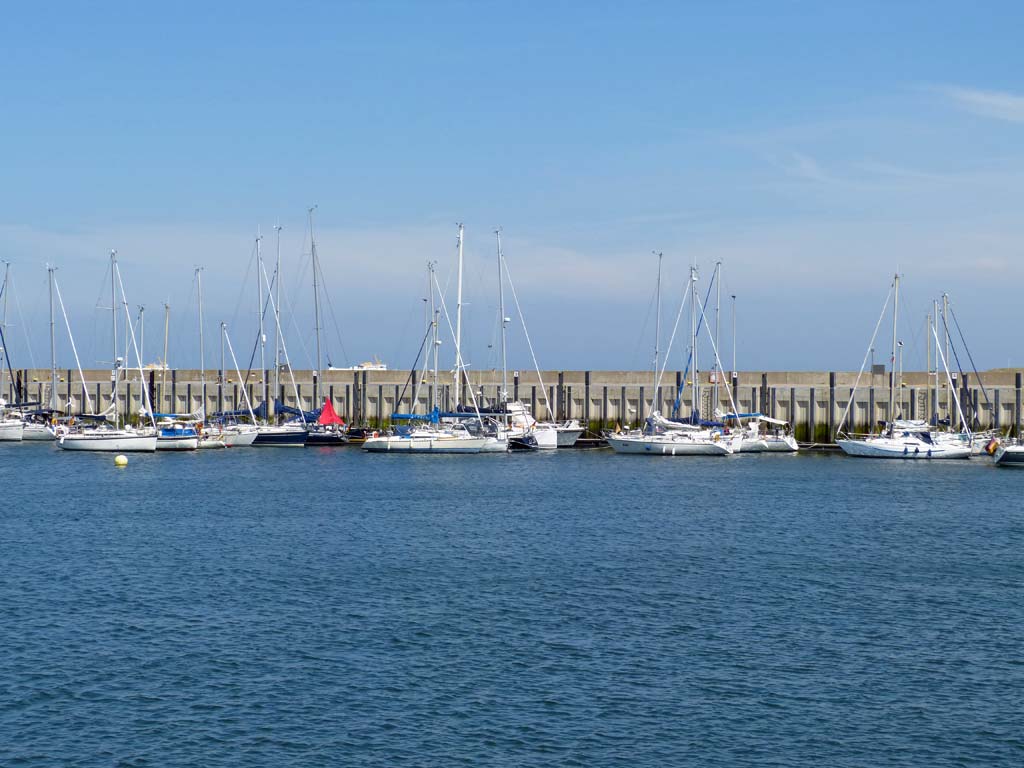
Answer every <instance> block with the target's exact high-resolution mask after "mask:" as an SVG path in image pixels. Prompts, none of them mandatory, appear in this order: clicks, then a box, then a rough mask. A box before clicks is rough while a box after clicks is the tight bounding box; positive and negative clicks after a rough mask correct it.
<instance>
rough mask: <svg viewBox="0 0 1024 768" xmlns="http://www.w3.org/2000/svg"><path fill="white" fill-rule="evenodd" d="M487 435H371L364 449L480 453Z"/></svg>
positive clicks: (388, 451)
mask: <svg viewBox="0 0 1024 768" xmlns="http://www.w3.org/2000/svg"><path fill="white" fill-rule="evenodd" d="M487 440H488V438H486V437H447V436H438V437H418V436H417V437H403V436H401V435H381V436H379V437H369V438H367V439H366V442H364V443H363V450H364V451H369V452H370V453H480V452H481V451H482V450H483V448H484V445H485V443H486V442H487Z"/></svg>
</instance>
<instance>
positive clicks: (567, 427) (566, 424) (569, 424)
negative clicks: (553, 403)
mask: <svg viewBox="0 0 1024 768" xmlns="http://www.w3.org/2000/svg"><path fill="white" fill-rule="evenodd" d="M554 427H555V432H556V433H557V434H558V447H559V448H572V447H573V446H574V445H576V441H577V440H579V439H580V437H581V436H582V435H583V431H584V430H583V427H581V426H580V423H579V422H578V421H577V420H576V419H569V420H568V421H563V422H561V423H559V424H555V425H554Z"/></svg>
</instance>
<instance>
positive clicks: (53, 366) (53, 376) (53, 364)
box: [4, 267, 57, 411]
mask: <svg viewBox="0 0 1024 768" xmlns="http://www.w3.org/2000/svg"><path fill="white" fill-rule="evenodd" d="M46 271H47V273H49V278H50V279H49V283H50V410H53V411H55V410H57V342H56V335H55V333H54V325H55V315H54V312H53V267H47V268H46ZM5 282H6V280H5ZM6 313H7V302H6V297H5V301H4V314H5V315H6ZM5 319H6V317H5ZM4 354H7V353H6V351H5V352H4Z"/></svg>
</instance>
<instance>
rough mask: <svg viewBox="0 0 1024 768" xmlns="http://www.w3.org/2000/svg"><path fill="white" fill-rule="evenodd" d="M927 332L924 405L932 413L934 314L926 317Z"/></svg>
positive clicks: (926, 411)
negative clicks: (926, 380)
mask: <svg viewBox="0 0 1024 768" xmlns="http://www.w3.org/2000/svg"><path fill="white" fill-rule="evenodd" d="M933 301H934V300H933ZM934 306H935V305H934V304H933V305H932V307H933V308H934ZM925 333H926V335H927V336H928V338H927V339H926V341H927V343H928V345H927V347H926V348H925V355H926V357H927V363H928V370H927V371H926V373H927V374H928V384H927V386H926V388H925V398H926V402H925V406H924V412H925V413H926V414H927V413H930V412H931V411H932V410H933V409H932V316H931V315H930V314H929V315H928V316H927V318H926V319H925ZM936 368H938V366H936ZM930 421H931V419H929V422H930Z"/></svg>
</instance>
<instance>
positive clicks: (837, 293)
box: [0, 2, 1024, 370]
mask: <svg viewBox="0 0 1024 768" xmlns="http://www.w3.org/2000/svg"><path fill="white" fill-rule="evenodd" d="M226 5H227V4H226ZM1022 26H1024V9H1022V7H1021V6H1020V5H1019V4H1016V3H995V2H993V3H986V4H980V5H979V4H967V3H956V4H953V3H923V2H922V3H850V4H838V3H777V4H774V7H769V4H765V3H740V2H723V3H702V4H685V3H643V2H640V3H630V4H623V3H595V2H589V3H582V2H580V3H571V2H561V3H539V2H538V3H444V2H435V3H387V2H382V3H369V2H366V3H300V4H281V3H274V4H269V3H251V2H250V3H238V4H236V5H233V6H232V5H228V6H227V7H225V8H220V9H213V8H210V7H208V6H207V5H206V4H189V3H174V4H167V7H166V8H163V9H159V10H157V9H154V8H153V7H150V6H148V5H147V4H140V3H107V4H98V5H90V6H88V7H86V6H85V5H84V4H65V3H59V2H58V3H49V4H46V5H45V6H36V7H33V6H31V5H25V4H19V5H17V6H12V7H9V8H6V9H5V20H4V28H5V33H4V45H3V47H2V49H0V63H2V68H3V77H2V78H0V121H2V126H3V129H2V136H3V141H2V142H0V167H2V168H3V181H4V183H3V184H2V185H0V258H2V259H5V260H8V261H10V262H12V265H13V267H12V269H13V274H14V275H15V288H16V292H15V293H16V297H17V299H18V302H19V306H20V308H21V316H20V319H19V321H18V322H17V323H15V320H14V319H13V318H11V322H12V323H15V324H16V325H20V326H21V327H19V328H16V329H12V330H11V331H10V332H9V335H10V336H11V337H12V338H11V340H10V342H9V345H10V347H11V350H12V354H13V355H14V356H15V358H16V359H15V361H14V362H15V364H16V365H20V366H28V365H30V364H31V362H32V360H30V359H28V358H29V357H30V354H29V350H28V349H27V347H26V337H27V338H28V339H30V340H31V358H33V359H34V360H35V362H37V363H38V364H40V365H43V366H45V365H46V364H47V357H48V353H47V341H46V333H47V331H46V326H45V315H46V306H45V272H44V270H43V265H44V264H45V263H46V262H53V263H56V264H57V265H58V266H59V268H60V272H59V274H60V276H61V281H62V286H63V290H64V294H65V298H66V300H67V301H68V304H69V311H71V313H72V321H73V323H74V326H75V331H76V337H77V339H78V341H79V345H80V347H82V348H83V350H84V351H83V358H84V360H83V362H84V363H85V364H86V365H93V364H95V362H96V361H99V360H108V359H109V354H108V353H107V354H106V356H104V354H105V346H104V345H105V344H106V341H105V339H106V334H107V332H108V331H107V329H106V325H105V324H104V317H103V316H102V315H101V313H99V312H98V311H97V310H96V309H95V307H96V305H97V304H101V305H102V304H103V302H104V298H103V297H102V286H103V280H104V270H105V268H106V258H107V253H108V252H109V249H110V248H117V249H118V250H119V252H120V254H121V258H122V262H123V269H124V275H125V279H126V282H127V286H126V287H127V289H128V292H129V300H130V301H131V302H132V304H145V305H146V306H147V313H148V314H147V320H148V322H149V323H150V325H149V329H147V351H146V357H147V359H150V360H151V359H155V358H156V357H157V356H158V352H157V350H156V346H157V343H156V342H153V338H154V335H155V334H156V331H154V330H152V329H155V328H156V327H157V325H159V323H160V319H159V314H160V313H161V312H162V308H161V304H162V303H163V302H165V301H170V303H171V305H172V324H171V326H172V341H171V350H172V354H171V363H172V364H178V365H191V364H195V363H196V361H197V346H198V345H197V343H196V340H195V338H194V336H195V327H196V321H195V317H194V298H193V293H194V286H193V276H192V275H193V267H194V266H195V265H198V264H202V265H204V266H205V267H206V269H207V273H206V274H207V280H206V285H205V289H206V295H207V298H208V301H207V318H208V321H209V323H208V334H209V335H210V336H211V337H214V338H215V336H216V328H217V324H218V323H219V322H220V321H221V320H224V321H227V322H229V323H230V324H231V327H232V330H233V333H234V335H235V337H236V340H235V343H236V346H237V347H239V348H246V349H248V348H250V347H251V344H252V339H253V326H254V318H253V315H254V312H252V311H250V310H251V308H252V307H251V306H250V305H254V304H255V290H256V289H255V285H254V284H253V283H252V276H251V274H250V275H249V277H248V281H246V280H245V278H246V273H247V268H248V265H249V263H250V257H251V251H252V240H253V237H254V236H255V234H256V231H257V228H261V229H262V231H263V233H264V234H265V235H270V237H268V238H267V239H266V240H265V241H264V243H265V246H266V248H267V250H268V251H272V250H273V238H272V234H273V233H272V227H273V225H274V224H275V223H277V222H280V223H281V224H282V225H283V226H284V231H283V234H282V238H283V239H282V253H283V254H284V258H285V265H286V266H285V269H286V275H285V287H286V292H287V294H288V295H289V296H290V297H291V298H290V300H289V304H288V307H289V309H290V310H291V311H290V312H289V315H290V316H291V319H290V320H289V326H288V327H287V328H286V332H287V333H288V335H289V343H290V349H291V352H292V357H293V358H294V360H295V364H296V365H297V366H302V367H305V366H307V365H308V364H309V354H310V350H311V345H310V344H309V334H310V331H311V327H312V321H311V311H310V308H309V306H308V305H309V304H310V298H311V290H310V288H309V287H308V279H309V269H308V258H304V257H303V256H302V254H303V252H304V251H305V250H307V246H305V235H304V216H305V210H306V208H307V207H308V206H310V205H312V204H314V203H315V204H317V205H318V206H319V208H318V211H317V231H318V240H319V243H320V249H319V250H320V253H321V256H322V258H323V261H324V269H325V272H327V274H328V289H329V290H330V293H331V297H332V304H333V308H334V310H335V316H336V318H337V328H336V327H335V323H334V320H333V319H329V320H328V323H327V324H328V326H329V333H328V334H327V335H328V337H329V338H328V340H327V342H326V344H327V346H328V348H329V349H330V351H331V356H332V359H333V361H334V362H335V363H341V362H344V361H345V358H346V357H347V359H348V361H349V362H357V361H360V360H363V359H367V358H369V357H371V356H373V355H379V356H381V357H382V358H383V359H384V360H385V361H386V362H388V363H389V364H390V365H392V366H395V367H405V366H408V365H409V364H410V362H411V359H412V356H413V355H414V353H415V349H416V348H417V347H418V345H419V340H420V335H421V332H422V328H421V326H422V302H421V297H422V296H423V295H424V290H425V288H424V284H425V277H424V265H425V262H426V261H427V260H428V259H436V260H437V261H438V262H439V270H440V272H441V278H442V281H444V282H445V284H446V285H449V286H450V285H451V283H450V277H449V274H450V272H451V270H452V269H453V267H454V236H455V229H454V223H455V222H456V221H463V222H465V223H466V227H467V258H468V264H467V294H468V303H469V305H470V306H469V307H468V309H467V357H469V358H470V360H471V363H472V365H473V366H475V367H478V368H479V367H491V366H493V365H494V364H495V361H496V357H495V353H494V350H493V349H489V348H488V345H490V344H492V342H493V340H494V333H495V325H496V312H495V309H494V305H495V298H494V264H493V261H494V259H493V250H494V244H493V235H492V234H491V233H492V230H493V229H494V227H495V226H498V225H501V226H502V227H503V229H504V233H505V245H506V248H505V250H506V255H507V257H508V259H509V261H510V264H511V266H512V269H513V274H514V276H515V277H516V278H517V288H518V290H519V293H520V297H521V298H522V300H523V303H524V310H525V311H526V313H527V320H528V321H529V322H530V331H531V335H532V337H533V339H534V341H535V343H536V346H537V348H538V354H539V356H540V362H541V365H542V366H543V367H545V368H555V367H561V368H622V367H636V368H643V367H646V366H647V365H648V363H649V358H650V348H651V346H652V345H653V320H651V319H650V317H649V314H648V309H649V305H650V300H651V296H652V292H653V284H654V274H655V260H654V257H653V256H651V255H650V254H651V251H652V250H660V251H664V253H665V259H666V310H665V315H666V324H670V321H671V315H673V313H674V305H675V303H676V302H677V301H678V296H679V291H680V289H681V287H682V283H683V279H684V277H685V272H686V269H687V265H688V264H689V263H690V262H691V261H694V260H696V261H697V262H698V263H700V264H701V265H702V274H703V275H705V276H707V275H709V274H710V271H711V266H712V264H713V263H714V262H715V261H716V260H718V259H721V260H722V261H723V263H724V270H725V276H726V280H725V292H726V295H729V294H732V293H735V294H737V295H738V299H737V314H738V318H739V320H738V329H739V345H738V347H739V364H740V367H741V368H743V369H754V370H757V369H787V368H791V369H801V368H802V369H827V368H832V369H851V368H852V369H856V368H857V367H858V366H859V364H860V360H861V357H862V356H863V354H864V349H865V347H866V345H867V341H868V337H869V336H870V332H871V329H872V327H873V325H874V322H875V319H876V316H877V313H878V310H879V307H880V304H881V301H882V299H883V298H884V296H885V291H886V288H887V284H888V281H889V279H890V277H891V273H892V272H893V271H894V270H895V269H896V268H897V267H898V268H899V269H900V271H901V272H902V273H903V274H904V275H905V281H904V284H905V288H906V291H905V296H906V304H905V305H904V309H903V311H904V312H905V315H906V317H907V318H908V320H907V323H906V327H905V328H904V329H902V330H901V336H902V337H904V338H905V339H906V340H907V342H908V348H907V355H908V358H907V360H908V362H907V364H908V367H920V366H923V363H924V360H923V357H924V351H923V344H924V342H923V325H924V316H925V314H926V313H927V311H928V310H929V308H930V300H931V297H932V296H934V295H937V294H939V293H941V292H942V291H949V292H950V294H951V295H952V297H953V301H954V306H955V307H956V309H957V311H958V316H959V318H960V320H961V323H962V324H963V325H964V326H965V331H966V332H967V334H968V338H969V340H971V341H972V348H973V351H974V353H975V357H976V358H977V359H978V362H979V364H981V365H983V366H985V367H989V366H1005V365H1007V364H1008V363H1010V364H1013V365H1024V350H1021V344H1020V342H1019V334H1018V333H1017V329H1018V328H1019V320H1018V318H1017V316H1016V314H1017V306H1018V303H1019V297H1020V295H1021V280H1022V278H1024V258H1022V243H1024V227H1022V224H1021V221H1022V217H1021V215H1020V209H1021V206H1022V204H1024V82H1021V79H1022V75H1021V72H1022V71H1024V68H1022V64H1024V61H1022V58H1024V57H1022V55H1021V53H1020V50H1021V48H1020V41H1019V31H1020V29H1021V28H1022ZM448 300H449V301H451V300H452V297H451V295H449V297H448ZM12 311H13V310H12ZM645 318H647V322H646V325H645ZM338 329H340V333H339V330H338ZM724 335H725V336H728V325H726V331H725V333H724ZM339 337H340V338H339ZM342 345H343V346H344V350H342ZM59 346H60V349H61V355H62V359H63V358H66V359H63V362H62V364H63V365H70V356H69V353H68V347H67V345H66V342H64V341H61V342H60V343H59ZM211 346H212V351H210V359H209V362H210V364H213V365H215V364H216V357H217V354H218V353H217V345H216V343H215V341H214V342H213V343H211ZM446 351H448V352H449V353H450V352H451V345H450V344H449V345H448V347H447V348H446ZM680 351H681V347H678V346H677V349H676V350H675V352H674V353H673V355H674V359H676V360H679V359H680ZM725 351H726V352H727V353H728V352H729V349H728V347H727V348H726V350H725ZM704 359H705V360H707V359H708V356H707V353H706V352H705V353H704ZM512 362H513V364H514V365H516V366H522V367H525V366H527V365H528V364H529V360H528V356H527V354H526V351H525V348H524V343H523V341H522V338H521V334H519V335H515V334H514V337H513V339H512ZM915 362H916V365H915ZM680 365H681V363H680Z"/></svg>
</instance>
